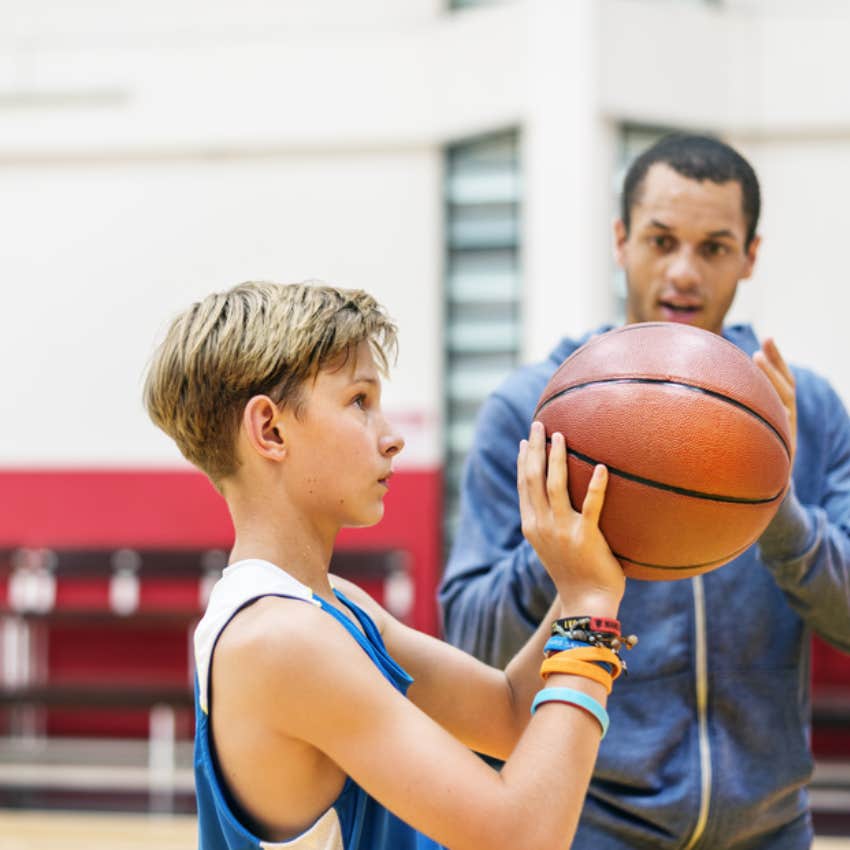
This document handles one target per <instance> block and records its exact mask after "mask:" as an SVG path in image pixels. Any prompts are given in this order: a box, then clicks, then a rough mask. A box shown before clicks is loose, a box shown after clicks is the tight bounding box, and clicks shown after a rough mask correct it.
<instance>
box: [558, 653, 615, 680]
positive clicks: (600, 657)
mask: <svg viewBox="0 0 850 850" xmlns="http://www.w3.org/2000/svg"><path fill="white" fill-rule="evenodd" d="M559 655H563V656H565V657H569V658H573V659H575V660H576V661H602V662H604V663H605V664H610V665H611V666H612V667H613V668H614V671H613V672H612V673H611V678H612V679H616V678H617V676H619V675H620V673H621V672H622V671H623V662H622V660H621V659H620V656H619V655H617V653H616V652H614V651H613V650H611V649H608V648H607V647H605V646H577V647H575V648H573V649H562V650H561V651H560V652H555V653H553V654H552V655H550V656H549V658H557V656H559Z"/></svg>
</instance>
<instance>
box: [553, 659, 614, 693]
mask: <svg viewBox="0 0 850 850" xmlns="http://www.w3.org/2000/svg"><path fill="white" fill-rule="evenodd" d="M552 673H570V674H572V675H573V676H583V677H584V678H585V679H592V680H593V681H594V682H599V684H600V685H602V687H604V688H605V693H606V694H610V693H611V687H612V684H613V681H614V680H613V679H612V678H611V674H610V673H607V672H606V671H605V670H604V669H603V668H602V667H600V666H599V665H598V664H593V663H592V662H590V661H574V660H572V659H569V658H557V657H552V658H547V659H546V660H545V661H544V662H543V664H542V666H541V667H540V675H541V676H542V677H543V678H544V679H546V678H548V677H549V676H550V675H551V674H552Z"/></svg>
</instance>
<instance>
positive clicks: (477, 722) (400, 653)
mask: <svg viewBox="0 0 850 850" xmlns="http://www.w3.org/2000/svg"><path fill="white" fill-rule="evenodd" d="M334 583H335V584H336V585H337V586H339V587H340V589H341V590H343V592H344V593H345V594H346V595H347V596H349V598H351V599H353V600H354V601H356V602H357V603H358V604H359V605H360V606H361V607H362V608H364V609H365V610H367V611H368V612H369V614H370V615H371V616H372V618H373V619H374V620H375V622H376V623H377V624H378V627H379V628H380V630H381V634H382V637H383V639H384V642H385V643H386V645H387V648H388V650H389V652H390V655H392V657H393V658H394V659H395V660H396V661H397V662H398V663H399V664H401V666H402V667H403V668H404V669H405V670H406V671H407V672H408V673H409V674H410V675H411V676H412V677H413V679H414V682H413V684H412V685H411V686H410V689H409V690H408V696H409V698H410V700H411V701H412V702H413V703H414V704H415V705H417V706H418V707H419V708H421V709H422V711H424V712H425V713H426V714H428V715H429V716H430V717H431V718H433V719H434V720H436V721H437V723H439V724H440V725H441V726H443V727H444V728H445V729H446V730H447V731H448V732H451V734H452V735H453V736H454V737H456V738H457V739H458V740H460V741H462V742H463V743H464V744H465V745H466V746H467V747H469V748H470V749H472V750H475V751H476V752H479V753H484V754H485V755H488V756H493V757H494V758H498V759H500V760H502V761H504V760H505V759H507V758H508V756H509V755H510V754H511V752H513V749H514V747H515V746H516V743H517V741H518V740H519V737H520V735H521V734H522V732H523V730H524V729H525V727H526V726H527V725H528V720H529V718H530V709H531V702H532V700H533V699H534V695H535V694H536V693H537V691H539V690H540V688H541V687H543V681H542V679H541V677H540V664H541V662H542V661H543V647H544V645H545V643H546V641H547V639H548V638H549V637H550V635H551V624H552V621H553V620H554V619H556V618H557V617H559V616H561V614H560V613H559V612H560V611H561V610H562V606H561V603H560V600H559V599H557V598H556V599H555V601H554V603H553V604H552V606H551V607H550V609H549V611H548V613H547V614H546V616H545V617H544V618H543V619H542V621H541V623H540V625H539V627H538V628H537V630H536V631H535V632H534V633H533V635H532V637H531V638H530V639H529V640H528V641H527V642H526V644H525V645H524V646H523V647H522V648H521V649H520V651H519V652H518V653H517V654H516V656H514V658H513V660H512V661H511V662H510V663H509V664H508V666H507V668H506V670H499V669H496V668H495V667H490V666H489V665H487V664H484V663H483V662H481V661H478V660H477V659H476V658H474V657H473V656H471V655H469V654H468V653H466V652H463V651H462V650H460V649H457V648H455V647H453V646H451V645H449V644H447V643H445V642H444V641H441V640H438V639H436V638H433V637H431V636H429V635H426V634H423V633H422V632H418V631H416V630H415V629H412V628H409V627H408V626H405V625H404V624H403V623H400V622H399V621H398V620H396V619H395V618H394V617H392V616H391V615H390V614H389V613H388V612H386V611H385V610H384V609H382V608H381V607H380V606H378V605H377V603H376V602H375V601H374V600H373V599H372V598H371V597H370V596H369V595H368V594H366V593H365V592H364V591H363V590H362V589H360V588H358V587H356V586H355V585H352V584H350V583H348V582H344V581H342V580H335V582H334ZM571 611H572V613H573V614H576V615H579V614H581V613H585V612H580V611H577V610H572V609H571ZM612 616H613V615H612Z"/></svg>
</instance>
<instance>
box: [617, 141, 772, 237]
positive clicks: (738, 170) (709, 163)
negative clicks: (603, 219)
mask: <svg viewBox="0 0 850 850" xmlns="http://www.w3.org/2000/svg"><path fill="white" fill-rule="evenodd" d="M659 162H660V163H664V164H665V165H669V166H670V168H672V169H673V170H674V171H675V172H677V173H678V174H681V175H682V177H687V178H688V179H690V180H711V182H712V183H728V182H729V181H730V180H734V181H735V182H736V183H739V184H740V185H741V196H742V199H743V200H742V206H743V212H744V219H745V221H746V224H747V236H746V242H745V247H747V248H749V246H750V243H751V242H752V241H753V237H754V236H755V235H756V228H757V227H758V221H759V213H760V212H761V192H760V190H759V181H758V178H757V177H756V173H755V171H753V167H752V166H751V165H750V164H749V162H747V160H745V159H744V157H742V156H741V154H739V153H738V152H737V151H736V150H735V149H734V148H731V147H730V146H729V145H727V144H726V143H725V142H721V141H720V139H717V138H715V137H713V136H697V135H690V134H688V133H670V134H669V135H667V136H664V137H663V138H662V139H659V141H657V142H656V143H655V144H654V145H652V147H650V148H647V150H645V151H644V152H643V153H642V154H641V155H640V156H639V157H638V158H637V159H636V160H635V161H634V162H633V163H632V165H631V167H630V168H629V170H628V172H627V173H626V179H625V180H624V182H623V194H622V197H621V200H620V215H621V217H622V219H623V224H624V226H625V228H626V233H627V234H628V232H629V226H630V217H631V211H632V207H633V206H634V205H635V203H637V202H638V196H639V195H640V190H641V186H642V185H643V181H644V179H645V177H646V173H647V171H649V169H650V168H651V167H652V166H653V165H655V164H656V163H659Z"/></svg>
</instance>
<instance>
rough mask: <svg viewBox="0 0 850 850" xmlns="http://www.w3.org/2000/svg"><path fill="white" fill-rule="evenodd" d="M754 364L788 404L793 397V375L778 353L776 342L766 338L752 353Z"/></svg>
mask: <svg viewBox="0 0 850 850" xmlns="http://www.w3.org/2000/svg"><path fill="white" fill-rule="evenodd" d="M753 360H754V362H755V363H756V365H757V366H758V367H759V368H760V369H761V370H762V372H764V373H765V375H767V378H768V380H769V381H770V382H771V384H773V388H774V389H775V390H776V392H777V393H778V394H779V397H780V398H781V399H782V402H783V403H784V404H786V405H790V404H791V403H792V402H793V401H794V397H795V386H794V384H795V382H794V375H793V373H792V372H791V369H790V368H789V367H788V364H787V363H786V362H785V360H784V359H783V357H782V355H781V354H780V353H779V349H778V348H777V347H776V343H775V342H774V341H773V340H772V339H766V340H765V341H764V345H763V347H762V349H761V351H757V352H756V353H755V354H754V355H753Z"/></svg>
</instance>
